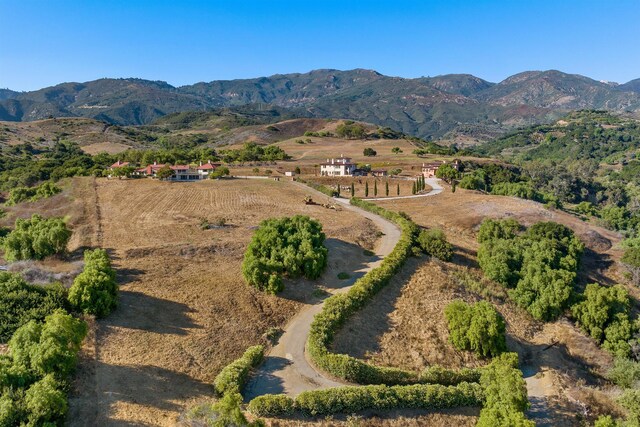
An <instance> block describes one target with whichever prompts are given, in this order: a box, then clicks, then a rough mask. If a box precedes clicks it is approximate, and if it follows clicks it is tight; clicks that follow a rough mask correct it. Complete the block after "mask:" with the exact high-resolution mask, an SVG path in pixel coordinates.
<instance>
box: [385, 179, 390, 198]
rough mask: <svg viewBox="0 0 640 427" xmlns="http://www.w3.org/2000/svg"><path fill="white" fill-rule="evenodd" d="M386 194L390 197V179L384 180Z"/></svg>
mask: <svg viewBox="0 0 640 427" xmlns="http://www.w3.org/2000/svg"><path fill="white" fill-rule="evenodd" d="M384 195H385V196H387V197H389V181H385V182H384Z"/></svg>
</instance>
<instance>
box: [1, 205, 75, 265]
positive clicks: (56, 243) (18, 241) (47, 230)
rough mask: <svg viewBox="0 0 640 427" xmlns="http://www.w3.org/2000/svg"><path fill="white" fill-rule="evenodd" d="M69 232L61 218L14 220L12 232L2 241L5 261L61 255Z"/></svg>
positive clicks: (69, 234)
mask: <svg viewBox="0 0 640 427" xmlns="http://www.w3.org/2000/svg"><path fill="white" fill-rule="evenodd" d="M70 237H71V231H70V230H69V229H68V228H67V226H66V225H65V223H64V221H63V220H62V218H43V217H41V216H40V215H37V214H34V215H33V216H32V217H31V218H29V219H20V218H19V219H16V223H15V228H14V230H13V231H12V232H11V233H9V234H8V235H7V236H6V237H5V238H4V240H3V246H4V250H5V253H4V257H5V259H6V260H7V261H9V262H12V261H19V260H23V259H43V258H45V257H47V256H49V255H53V254H58V253H62V252H64V251H65V250H66V248H67V242H68V241H69V238H70Z"/></svg>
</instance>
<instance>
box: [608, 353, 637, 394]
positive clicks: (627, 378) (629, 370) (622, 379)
mask: <svg viewBox="0 0 640 427" xmlns="http://www.w3.org/2000/svg"><path fill="white" fill-rule="evenodd" d="M607 378H608V379H609V381H611V382H613V383H614V384H616V385H618V386H620V387H622V388H637V389H640V361H635V360H631V359H628V358H626V357H616V358H615V359H614V361H613V366H612V367H611V368H610V369H609V371H608V372H607Z"/></svg>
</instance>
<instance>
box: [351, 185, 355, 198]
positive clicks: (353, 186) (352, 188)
mask: <svg viewBox="0 0 640 427" xmlns="http://www.w3.org/2000/svg"><path fill="white" fill-rule="evenodd" d="M355 196H356V186H355V185H354V183H353V182H352V183H351V197H355Z"/></svg>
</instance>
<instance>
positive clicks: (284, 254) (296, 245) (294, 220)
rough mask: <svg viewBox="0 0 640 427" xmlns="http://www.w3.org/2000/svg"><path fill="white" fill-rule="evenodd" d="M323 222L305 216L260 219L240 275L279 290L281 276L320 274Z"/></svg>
mask: <svg viewBox="0 0 640 427" xmlns="http://www.w3.org/2000/svg"><path fill="white" fill-rule="evenodd" d="M324 239H325V235H324V233H323V232H322V225H321V224H320V223H319V222H318V221H316V220H313V219H311V218H309V217H307V216H301V215H297V216H294V217H291V218H281V219H269V220H265V221H262V223H260V227H259V228H258V230H257V231H256V233H255V234H254V235H253V238H252V240H251V243H250V244H249V246H248V247H247V250H246V252H245V256H244V261H243V263H242V274H243V275H244V278H245V280H246V281H247V282H248V283H249V284H250V285H253V286H255V287H256V288H258V289H260V290H263V291H267V292H271V293H276V292H279V291H280V290H282V287H283V285H282V280H281V277H280V276H281V275H282V274H286V275H288V276H289V277H297V276H300V275H304V276H305V277H306V278H307V279H316V278H318V277H320V275H321V274H322V272H323V271H324V269H325V267H326V265H327V248H326V247H324V244H323V243H324Z"/></svg>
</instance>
